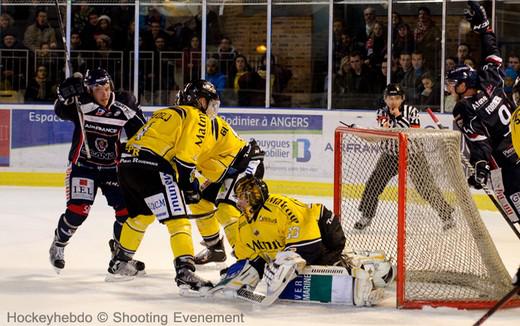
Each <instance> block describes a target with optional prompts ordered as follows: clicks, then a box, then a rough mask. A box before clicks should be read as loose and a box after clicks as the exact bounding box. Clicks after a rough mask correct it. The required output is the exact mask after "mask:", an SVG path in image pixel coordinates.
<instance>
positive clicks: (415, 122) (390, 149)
mask: <svg viewBox="0 0 520 326" xmlns="http://www.w3.org/2000/svg"><path fill="white" fill-rule="evenodd" d="M400 111H401V115H400V116H398V117H397V118H396V117H394V116H393V115H391V114H390V109H389V108H388V106H384V107H382V108H379V109H378V110H377V123H378V125H379V127H384V125H385V122H388V124H389V126H390V128H399V129H406V128H420V127H421V121H420V120H419V110H418V109H417V108H416V107H415V106H412V105H408V104H402V105H401V108H400ZM398 142H399V141H398V140H397V139H392V140H390V139H388V140H385V141H384V142H383V143H382V144H381V149H382V150H383V152H386V153H388V154H394V155H397V154H398V153H399V143H398ZM410 145H411V150H412V152H414V151H415V150H417V148H415V147H416V146H414V144H409V146H410Z"/></svg>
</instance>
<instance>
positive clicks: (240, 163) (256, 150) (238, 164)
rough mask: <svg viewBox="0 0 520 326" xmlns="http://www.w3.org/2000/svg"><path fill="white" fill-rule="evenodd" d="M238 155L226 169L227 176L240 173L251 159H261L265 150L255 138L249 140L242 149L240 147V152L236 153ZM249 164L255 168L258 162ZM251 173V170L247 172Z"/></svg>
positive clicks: (245, 168)
mask: <svg viewBox="0 0 520 326" xmlns="http://www.w3.org/2000/svg"><path fill="white" fill-rule="evenodd" d="M238 155H239V156H238V157H237V159H236V160H235V162H234V163H233V165H232V166H230V167H229V169H228V172H227V175H228V176H233V175H235V174H238V173H242V172H244V171H246V170H248V167H249V166H250V162H251V161H258V162H260V161H263V160H264V156H265V152H264V151H263V150H262V149H261V148H260V146H258V144H257V142H256V140H254V139H252V140H251V141H250V142H249V145H248V146H247V147H244V149H242V150H241V151H240V153H238ZM251 166H253V167H255V168H256V166H258V164H253V165H251ZM253 173H254V171H252V172H251V173H249V174H253Z"/></svg>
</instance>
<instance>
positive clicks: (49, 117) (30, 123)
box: [11, 109, 74, 149]
mask: <svg viewBox="0 0 520 326" xmlns="http://www.w3.org/2000/svg"><path fill="white" fill-rule="evenodd" d="M73 129H74V124H73V123H72V122H71V121H65V120H62V119H60V118H58V116H57V115H56V114H54V111H53V110H34V111H32V110H16V109H13V110H12V139H11V148H12V149H15V148H22V147H29V146H41V145H50V144H62V143H70V141H71V140H72V131H73Z"/></svg>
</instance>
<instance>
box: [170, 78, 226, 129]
mask: <svg viewBox="0 0 520 326" xmlns="http://www.w3.org/2000/svg"><path fill="white" fill-rule="evenodd" d="M202 98H203V99H205V101H201V99H202ZM204 102H205V103H204ZM175 104H176V105H189V106H193V107H195V108H197V109H199V110H200V111H202V112H204V113H206V114H207V115H208V116H209V117H210V118H211V119H213V118H215V117H216V116H217V114H218V110H219V108H220V99H219V96H218V94H217V89H216V88H215V86H213V84H212V83H210V82H209V81H207V80H204V79H199V80H194V81H191V82H189V83H188V84H186V86H184V89H182V90H180V91H179V93H178V94H177V98H176V100H175Z"/></svg>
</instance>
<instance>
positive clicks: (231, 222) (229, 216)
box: [215, 203, 240, 248]
mask: <svg viewBox="0 0 520 326" xmlns="http://www.w3.org/2000/svg"><path fill="white" fill-rule="evenodd" d="M239 217H240V211H239V210H238V209H237V208H236V207H235V206H233V205H230V204H227V203H220V204H219V205H218V207H217V212H216V213H215V218H216V219H217V220H218V222H219V223H220V224H221V225H222V227H223V228H224V233H225V234H226V238H227V240H228V242H229V244H230V245H231V247H232V248H233V247H235V243H236V241H237V232H238V223H237V222H238V218H239Z"/></svg>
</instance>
